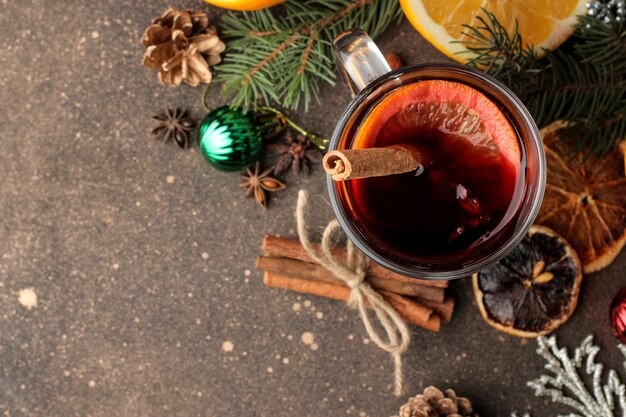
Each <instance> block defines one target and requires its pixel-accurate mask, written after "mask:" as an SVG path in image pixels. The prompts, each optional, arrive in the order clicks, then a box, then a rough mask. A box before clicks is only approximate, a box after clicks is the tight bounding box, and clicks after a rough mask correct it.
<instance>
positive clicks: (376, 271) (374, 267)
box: [262, 235, 448, 300]
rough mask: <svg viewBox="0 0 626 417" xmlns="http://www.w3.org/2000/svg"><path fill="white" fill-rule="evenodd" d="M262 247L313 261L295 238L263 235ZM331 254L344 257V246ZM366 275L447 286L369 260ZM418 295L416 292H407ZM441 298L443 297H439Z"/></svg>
mask: <svg viewBox="0 0 626 417" xmlns="http://www.w3.org/2000/svg"><path fill="white" fill-rule="evenodd" d="M313 248H314V249H315V250H319V244H316V243H313ZM262 249H263V252H264V253H265V255H268V256H279V257H284V258H291V259H297V260H300V261H304V262H313V260H312V259H311V258H310V257H309V255H307V253H306V251H305V250H304V248H303V247H302V245H301V244H300V241H299V240H297V239H290V238H286V237H280V236H272V235H265V237H264V238H263V243H262ZM333 255H335V256H337V257H338V258H340V259H343V260H345V259H346V248H344V247H339V246H336V247H335V248H333ZM367 275H368V277H376V279H379V280H387V281H394V282H402V283H408V284H411V285H422V286H426V287H436V288H447V287H448V281H436V280H426V279H417V278H409V277H405V276H404V275H400V274H397V273H395V272H393V271H390V270H389V269H387V268H385V267H384V266H382V265H380V264H378V263H376V262H373V261H372V262H370V266H369V269H368V271H367ZM407 295H418V294H407ZM441 300H443V298H441Z"/></svg>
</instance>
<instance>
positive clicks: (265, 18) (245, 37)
mask: <svg viewBox="0 0 626 417" xmlns="http://www.w3.org/2000/svg"><path fill="white" fill-rule="evenodd" d="M285 8H286V13H285V15H284V16H282V15H280V14H275V12H274V11H272V10H269V9H265V10H260V11H255V12H248V13H242V14H229V15H227V16H225V18H224V21H223V22H224V30H223V34H224V35H225V37H226V38H227V39H228V40H229V42H228V49H227V51H226V55H225V59H224V63H223V64H221V65H219V66H218V67H217V69H218V71H219V75H218V80H221V81H223V82H224V89H223V94H224V95H226V96H232V101H231V103H232V105H233V106H241V107H243V108H244V109H246V110H248V109H249V108H257V106H259V105H269V104H271V102H277V103H279V104H281V105H282V106H283V107H286V108H290V109H294V110H295V109H298V108H300V107H302V106H303V107H304V108H305V110H306V109H308V107H309V105H310V103H311V101H312V100H319V94H320V90H319V89H320V85H321V82H327V83H329V84H331V85H334V82H335V72H334V62H333V61H332V59H331V51H330V48H331V42H332V40H333V39H334V37H335V36H336V35H338V34H339V33H341V32H342V31H344V30H346V29H349V28H351V27H360V28H362V29H364V30H365V31H367V32H368V33H369V34H370V35H371V36H373V37H375V36H377V35H379V34H380V33H381V32H382V31H383V30H384V29H385V28H386V27H387V26H388V25H389V24H390V23H391V22H392V21H394V20H399V19H400V18H401V16H402V12H401V9H400V7H399V5H398V2H397V0H308V1H297V0H291V1H287V2H286V3H285Z"/></svg>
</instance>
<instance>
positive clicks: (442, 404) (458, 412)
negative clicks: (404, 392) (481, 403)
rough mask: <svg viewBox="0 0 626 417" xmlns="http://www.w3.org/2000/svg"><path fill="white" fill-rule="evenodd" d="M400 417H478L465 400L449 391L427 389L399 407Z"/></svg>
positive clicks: (470, 404)
mask: <svg viewBox="0 0 626 417" xmlns="http://www.w3.org/2000/svg"><path fill="white" fill-rule="evenodd" d="M400 417H478V414H476V413H474V410H473V408H472V403H471V402H470V401H469V400H468V399H467V398H463V397H457V396H456V393H455V392H454V391H452V390H451V389H448V390H445V391H443V392H442V391H440V390H439V389H437V388H435V387H428V388H426V389H425V390H424V393H423V394H419V395H417V396H415V397H413V398H410V399H409V401H408V402H407V403H406V404H404V405H403V406H402V407H400Z"/></svg>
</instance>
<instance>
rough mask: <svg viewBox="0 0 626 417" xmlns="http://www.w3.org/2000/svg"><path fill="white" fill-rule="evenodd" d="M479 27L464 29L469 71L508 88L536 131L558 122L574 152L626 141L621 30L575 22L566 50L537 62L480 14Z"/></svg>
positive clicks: (625, 58)
mask: <svg viewBox="0 0 626 417" xmlns="http://www.w3.org/2000/svg"><path fill="white" fill-rule="evenodd" d="M483 14H484V17H483V16H481V17H480V18H479V19H478V20H479V24H478V25H476V26H475V27H472V26H465V34H466V35H467V37H468V38H469V40H468V41H465V42H463V43H464V44H465V46H466V48H467V53H468V54H471V57H470V59H469V62H468V63H469V65H470V66H473V67H475V68H478V69H481V70H484V71H485V72H487V73H488V74H490V75H492V76H494V77H495V78H497V79H499V80H500V81H502V82H504V83H505V84H506V85H508V86H509V87H510V88H511V89H512V90H513V92H515V93H516V94H517V95H518V97H520V99H521V100H522V101H523V102H524V104H525V105H526V106H527V107H528V109H529V110H530V112H531V113H532V115H533V117H534V118H535V121H536V123H537V125H538V126H539V127H544V126H546V125H548V124H550V123H552V122H553V121H555V120H557V119H562V120H565V121H566V122H568V126H569V127H568V129H567V131H566V132H565V133H566V135H565V136H567V138H568V139H569V141H570V142H571V144H572V149H573V151H574V152H576V153H579V152H588V153H589V154H591V153H593V154H596V155H600V156H602V155H604V154H606V153H608V152H610V151H611V149H614V147H615V146H616V145H617V144H618V143H619V142H620V141H621V140H622V139H624V138H625V137H626V121H625V120H624V116H623V114H624V112H625V111H626V28H625V27H624V25H623V24H622V23H619V22H611V23H609V24H605V23H602V22H600V21H598V20H596V19H593V18H590V17H579V21H578V23H577V24H576V26H575V30H574V35H573V37H572V41H571V43H570V44H569V45H566V46H565V47H562V48H560V49H559V50H557V51H554V52H550V51H544V54H545V55H544V57H540V56H539V55H538V54H537V52H536V51H535V50H534V49H533V48H532V47H531V46H529V45H526V44H524V43H523V39H522V38H521V36H520V34H519V32H518V31H517V25H516V26H515V29H514V30H513V33H511V34H509V33H508V32H507V31H506V29H505V28H504V27H503V26H502V25H501V24H500V23H499V22H498V20H497V18H496V17H495V16H494V15H493V14H491V13H489V12H488V11H486V10H484V9H483Z"/></svg>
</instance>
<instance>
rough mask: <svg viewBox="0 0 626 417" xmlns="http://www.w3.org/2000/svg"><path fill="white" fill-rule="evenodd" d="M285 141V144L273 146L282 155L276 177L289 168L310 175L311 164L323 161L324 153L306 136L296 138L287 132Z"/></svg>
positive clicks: (276, 168)
mask: <svg viewBox="0 0 626 417" xmlns="http://www.w3.org/2000/svg"><path fill="white" fill-rule="evenodd" d="M285 139H286V141H285V142H276V143H274V144H272V145H271V149H272V150H274V152H276V153H278V154H279V155H280V157H279V158H278V162H277V163H276V167H275V168H274V174H275V175H278V174H281V173H283V172H285V171H286V170H287V169H288V168H289V167H291V170H292V171H293V172H300V171H303V172H304V173H305V174H308V173H309V170H310V168H311V164H312V163H316V162H320V161H321V159H322V153H321V152H320V150H319V149H318V148H317V146H315V144H314V143H313V142H312V141H311V140H310V139H309V138H307V137H306V136H304V135H297V136H296V137H295V138H294V137H293V135H292V134H291V132H287V134H286V135H285Z"/></svg>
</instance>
